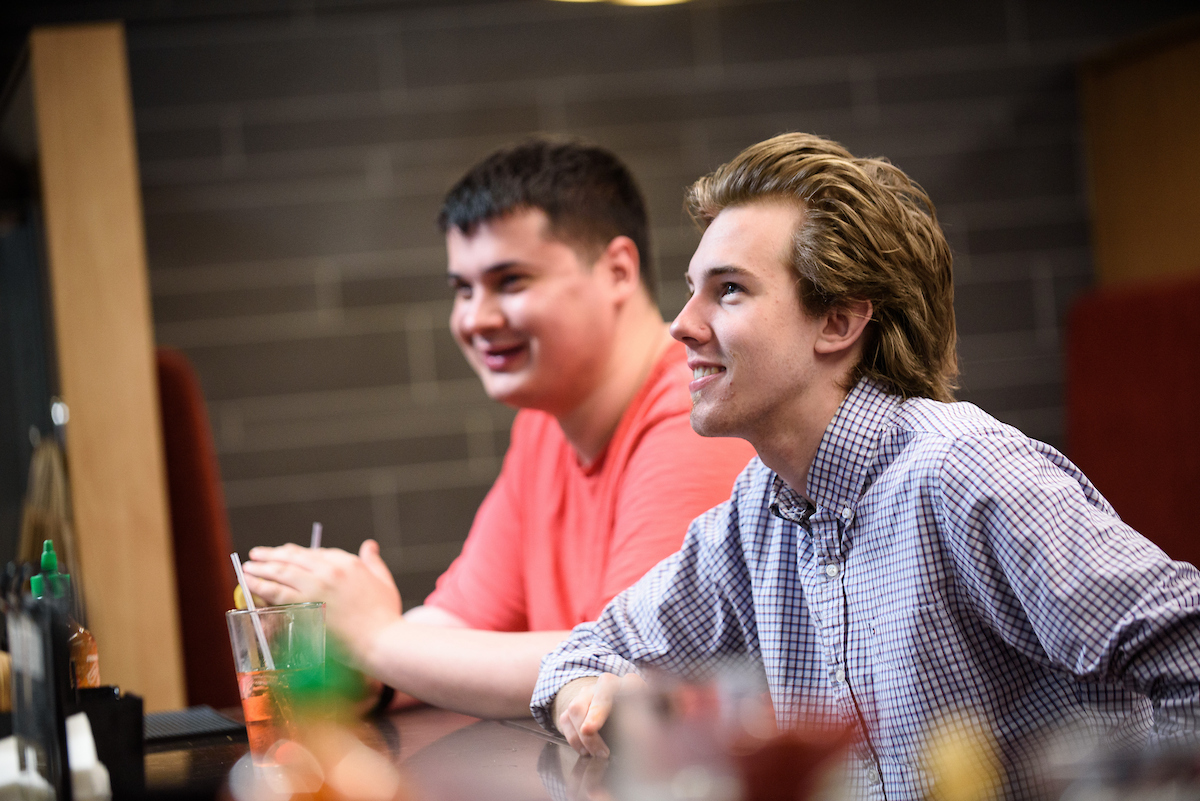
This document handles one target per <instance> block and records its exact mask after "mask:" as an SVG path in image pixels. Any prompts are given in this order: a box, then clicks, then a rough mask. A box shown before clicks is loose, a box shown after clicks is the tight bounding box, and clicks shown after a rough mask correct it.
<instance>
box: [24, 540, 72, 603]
mask: <svg viewBox="0 0 1200 801" xmlns="http://www.w3.org/2000/svg"><path fill="white" fill-rule="evenodd" d="M70 581H71V577H70V576H68V575H67V574H66V573H59V572H58V554H56V553H55V552H54V540H45V541H44V542H43V543H42V572H41V573H37V574H35V575H33V576H31V577H30V579H29V591H30V592H31V593H33V597H34V598H42V597H44V596H45V594H46V588H47V586H49V589H50V592H51V593H52V594H53V595H54V597H55V598H64V597H66V595H67V588H68V587H70V583H69V582H70Z"/></svg>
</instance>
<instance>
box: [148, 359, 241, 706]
mask: <svg viewBox="0 0 1200 801" xmlns="http://www.w3.org/2000/svg"><path fill="white" fill-rule="evenodd" d="M156 362H157V366H158V393H159V402H160V408H161V414H162V430H163V449H164V451H165V456H166V465H167V489H168V494H169V497H170V502H171V533H172V540H173V544H174V548H175V582H176V589H177V594H178V597H179V624H180V633H181V637H182V639H183V663H184V673H185V676H186V683H187V701H188V704H190V705H196V704H209V705H210V706H213V707H216V708H218V709H220V708H222V707H236V706H238V705H239V703H240V701H239V698H238V690H237V680H236V678H235V676H234V668H233V653H232V651H231V650H230V647H229V631H228V629H227V628H226V626H225V611H226V610H227V609H231V608H232V606H233V587H234V583H235V579H234V576H233V566H232V565H231V564H230V561H229V554H230V553H232V552H233V541H232V537H231V536H230V534H229V517H228V514H227V512H226V510H225V495H224V493H223V492H222V490H221V473H220V468H219V467H218V465H217V450H216V445H215V444H214V442H213V436H212V429H211V428H210V427H209V422H208V411H207V409H206V408H205V405H204V394H203V393H202V392H201V390H200V380H199V379H198V378H197V377H196V372H195V370H194V369H193V368H192V365H191V363H190V362H189V361H188V359H187V357H186V356H184V355H183V354H182V353H180V352H179V351H177V350H172V349H170V348H159V349H158V352H157V353H156Z"/></svg>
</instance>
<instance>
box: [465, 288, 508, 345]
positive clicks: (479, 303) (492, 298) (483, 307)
mask: <svg viewBox="0 0 1200 801" xmlns="http://www.w3.org/2000/svg"><path fill="white" fill-rule="evenodd" d="M462 302H463V303H465V304H466V305H465V308H463V309H462V316H461V317H460V318H459V319H460V324H461V326H462V329H463V333H465V334H467V335H468V336H470V335H473V334H477V333H483V332H485V331H493V330H495V329H497V328H502V327H503V326H504V313H503V312H502V311H501V309H500V303H499V300H498V299H497V297H496V295H495V294H494V293H492V292H488V291H487V290H479V291H477V292H475V293H474V295H473V296H472V297H471V299H470V300H466V301H462Z"/></svg>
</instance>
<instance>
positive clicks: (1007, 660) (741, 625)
mask: <svg viewBox="0 0 1200 801" xmlns="http://www.w3.org/2000/svg"><path fill="white" fill-rule="evenodd" d="M689 200H690V205H691V208H692V211H693V214H694V216H695V217H696V219H697V220H698V221H699V223H700V224H701V225H702V226H703V227H704V228H705V231H704V236H703V238H702V240H701V243H700V246H699V248H698V249H697V251H696V254H695V256H694V257H693V259H692V262H691V265H690V267H689V269H688V283H689V285H690V286H691V288H692V291H693V294H692V296H691V299H690V300H689V301H688V303H687V305H686V306H685V307H684V309H683V311H682V312H680V314H679V317H678V318H677V319H676V320H675V322H674V324H673V325H672V333H673V335H674V336H675V338H676V339H678V340H679V341H681V342H682V343H684V344H685V345H686V346H687V350H688V362H689V364H690V365H691V367H692V368H693V371H694V376H695V379H694V380H693V382H692V384H691V393H692V399H693V404H694V407H693V410H692V425H693V426H694V427H695V429H696V430H697V431H698V432H700V433H702V434H705V435H709V436H738V437H743V438H745V439H746V440H748V441H749V442H750V443H751V444H753V445H754V447H755V449H756V450H757V451H758V455H759V458H757V459H755V460H753V461H752V462H751V463H750V465H749V466H748V467H747V468H746V470H745V472H744V473H743V474H742V475H741V476H740V477H739V479H738V482H737V484H736V486H735V488H734V492H733V495H732V497H731V498H730V499H729V501H728V502H726V503H725V504H722V505H721V506H720V507H718V508H716V509H713V510H711V511H710V512H708V513H706V514H705V515H703V516H702V517H700V518H698V519H697V520H696V521H695V522H694V523H693V524H692V527H691V529H690V530H689V533H688V537H687V539H686V541H685V543H684V546H683V549H682V550H681V551H680V552H679V553H678V554H676V555H675V556H673V557H672V558H670V559H668V560H665V561H664V562H663V563H661V564H660V565H659V566H657V567H656V568H655V569H654V570H652V571H651V572H650V573H648V574H647V575H646V576H645V577H644V578H643V579H641V580H640V581H639V582H638V583H637V584H635V585H634V586H633V587H631V588H630V589H629V590H627V591H626V592H624V593H622V594H621V595H619V596H618V597H617V598H616V599H615V600H614V601H613V603H612V604H610V605H609V607H608V608H607V609H606V610H605V612H604V614H603V615H602V616H601V618H600V619H599V620H598V621H597V622H595V623H590V624H585V625H582V626H580V627H578V628H576V630H575V631H574V632H573V633H572V635H571V637H570V638H569V639H568V640H567V641H565V642H564V643H563V644H562V645H560V646H559V647H558V648H557V649H556V650H555V651H553V652H551V654H550V655H549V656H547V657H546V659H545V661H544V662H543V668H542V673H541V676H540V678H539V682H538V687H537V689H536V691H535V693H534V701H533V709H534V714H535V716H536V717H537V718H538V720H539V721H541V722H542V723H543V725H545V726H547V727H552V726H555V725H556V726H557V727H558V729H559V730H561V731H562V732H563V734H564V735H566V736H567V738H568V739H569V740H570V742H571V743H572V744H573V745H574V746H575V747H576V748H577V749H578V750H580V751H581V752H583V753H593V754H605V753H607V746H606V744H605V743H604V742H603V740H602V739H601V738H600V736H599V730H600V726H601V725H602V724H603V722H604V720H605V719H606V717H607V715H608V712H609V709H610V706H611V704H612V701H613V698H614V695H615V693H616V691H617V689H618V688H619V687H620V686H621V684H622V683H623V682H624V683H633V680H632V679H631V678H624V679H618V678H617V677H618V676H628V677H632V676H634V675H635V674H636V671H639V670H644V669H647V668H649V669H653V670H660V671H667V672H671V673H676V674H682V675H684V676H692V677H703V676H705V675H706V674H708V673H710V672H711V671H712V670H713V669H715V667H716V666H718V665H720V664H722V663H723V662H725V661H727V660H729V659H730V658H734V657H739V656H741V657H748V658H750V659H753V660H756V661H758V662H759V663H760V664H761V665H762V667H763V669H764V671H765V674H766V679H767V683H768V685H769V688H770V692H771V697H772V701H773V704H774V708H775V711H776V717H777V719H778V720H779V722H780V723H781V724H784V725H797V724H803V723H805V722H810V723H811V722H813V721H823V722H827V721H829V720H830V719H833V720H838V721H841V722H842V723H844V724H845V725H849V726H852V727H854V728H855V729H856V731H857V732H858V734H859V738H860V747H859V748H858V751H857V760H856V763H857V769H855V770H852V776H856V777H858V778H859V779H861V783H862V787H863V789H864V791H865V795H867V796H869V797H873V798H887V799H891V801H896V799H922V798H926V797H928V793H929V792H930V791H931V789H932V788H931V787H930V776H929V775H928V774H927V773H926V772H925V769H924V767H923V765H922V760H921V758H922V754H923V752H924V750H925V748H926V747H927V744H928V738H929V737H930V736H931V735H933V734H934V731H935V728H936V727H937V726H938V725H941V724H942V723H944V722H946V721H949V720H954V719H955V717H956V716H958V715H967V716H970V717H972V718H974V719H975V720H976V721H977V722H978V724H979V725H980V726H981V727H982V729H983V731H985V732H986V733H987V737H989V738H994V742H995V753H996V754H997V755H998V758H999V762H1000V765H999V767H1000V768H1001V772H1002V775H1003V782H1004V784H1003V789H1002V794H1003V795H1005V796H1007V797H1014V798H1029V797H1033V795H1034V793H1035V792H1036V786H1037V778H1036V770H1035V769H1034V767H1033V762H1034V760H1030V759H1029V757H1030V754H1029V749H1031V748H1036V744H1037V743H1038V742H1039V738H1040V737H1043V736H1044V735H1046V734H1047V733H1048V732H1052V731H1054V730H1055V729H1056V727H1059V726H1064V725H1067V724H1071V725H1073V726H1077V727H1081V728H1082V729H1084V730H1087V731H1091V732H1093V733H1095V734H1096V735H1097V736H1100V737H1105V738H1108V739H1109V740H1111V741H1115V742H1117V743H1122V744H1126V745H1128V744H1135V745H1136V744H1141V743H1144V742H1147V741H1149V740H1151V739H1157V740H1165V741H1171V740H1174V739H1183V740H1191V741H1193V742H1194V741H1195V739H1196V737H1197V731H1198V730H1200V574H1198V573H1197V571H1196V568H1194V567H1193V566H1191V565H1188V564H1184V563H1180V562H1172V561H1171V560H1170V559H1169V558H1168V557H1167V556H1166V555H1165V554H1164V553H1163V552H1162V551H1161V550H1159V549H1158V548H1157V547H1155V546H1154V545H1153V544H1151V543H1150V542H1149V541H1147V540H1146V539H1144V538H1142V537H1141V536H1140V535H1138V534H1137V533H1136V532H1134V531H1133V530H1131V529H1130V528H1129V527H1128V526H1126V525H1124V524H1123V523H1122V522H1121V520H1120V518H1118V517H1117V515H1116V513H1115V512H1114V511H1113V509H1112V507H1111V506H1110V505H1109V504H1108V503H1107V502H1106V501H1105V500H1104V498H1103V497H1102V496H1101V495H1100V494H1099V493H1098V492H1097V491H1096V489H1095V487H1094V486H1092V484H1091V483H1090V482H1089V481H1088V480H1087V478H1086V477H1085V476H1084V475H1083V474H1082V473H1080V472H1079V470H1078V469H1077V468H1076V467H1075V466H1074V465H1073V464H1071V462H1070V461H1068V460H1067V459H1066V458H1065V457H1064V456H1063V455H1062V454H1060V453H1058V452H1057V451H1055V450H1054V449H1053V448H1051V447H1049V446H1047V445H1045V444H1043V443H1040V442H1036V441H1033V440H1031V439H1029V438H1027V437H1025V436H1023V435H1022V434H1021V433H1020V432H1019V431H1017V430H1016V429H1013V428H1011V427H1009V426H1006V425H1004V424H1002V423H1000V422H999V421H997V420H995V419H993V418H992V417H989V416H988V415H987V414H985V413H984V412H982V411H980V410H979V409H978V408H976V407H975V406H972V405H970V404H967V403H955V402H952V395H951V393H952V390H953V388H954V381H955V377H956V374H957V367H956V357H955V331H954V309H953V284H952V280H951V256H950V249H949V247H948V246H947V244H946V241H945V238H944V237H943V235H942V232H941V230H940V228H939V227H938V224H937V221H936V217H935V214H934V209H933V206H932V204H931V203H930V201H929V199H928V197H927V196H926V195H925V193H924V192H923V191H922V190H921V189H920V188H919V187H917V186H916V185H915V184H913V183H912V182H911V181H910V180H909V179H908V178H907V177H906V176H905V175H904V174H903V173H902V172H901V171H900V170H898V169H896V168H895V167H894V166H892V165H891V164H889V163H887V162H886V161H883V160H878V159H862V158H855V157H854V156H852V155H851V154H850V153H848V152H847V151H846V150H845V149H843V148H842V147H841V146H839V145H837V144H835V143H833V142H830V141H828V140H825V139H821V138H819V137H816V136H810V135H805V134H786V135H783V136H779V137H776V138H774V139H771V140H768V141H766V142H762V143H759V144H757V145H754V146H752V147H750V148H748V149H747V150H746V151H744V152H743V153H741V154H740V155H739V156H737V157H736V158H735V159H734V160H733V161H731V162H730V163H729V164H726V165H725V166H723V167H721V168H719V169H718V170H716V172H714V173H713V174H712V175H710V176H708V177H706V178H703V179H701V180H700V181H698V182H697V183H696V184H695V185H694V186H693V187H692V190H691V193H690V197H689Z"/></svg>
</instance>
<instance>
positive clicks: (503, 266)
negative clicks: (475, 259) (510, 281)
mask: <svg viewBox="0 0 1200 801" xmlns="http://www.w3.org/2000/svg"><path fill="white" fill-rule="evenodd" d="M519 266H521V263H520V262H519V261H502V262H500V263H499V264H493V265H492V266H491V267H487V268H485V269H484V271H483V275H492V274H493V273H498V272H501V271H503V270H508V269H510V268H513V267H519ZM446 280H447V281H462V280H464V279H463V277H462V276H461V275H459V274H458V273H452V272H449V271H447V272H446Z"/></svg>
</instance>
